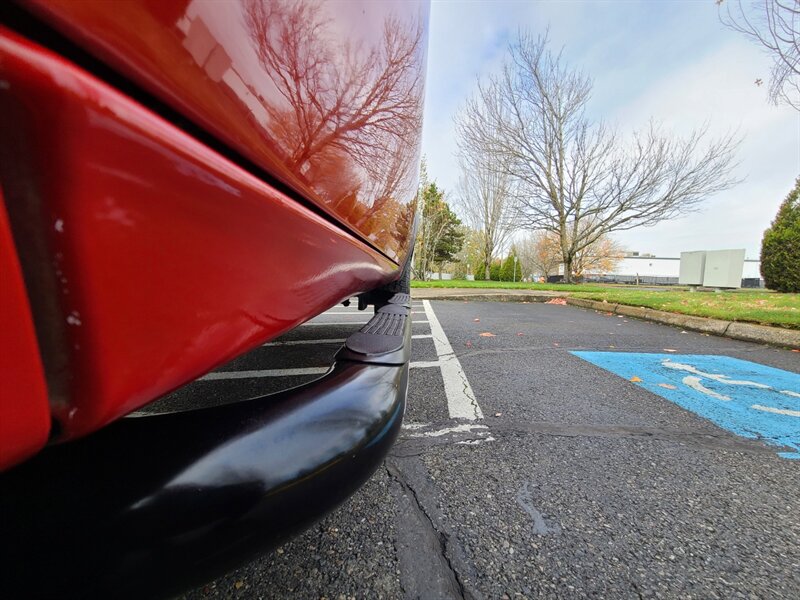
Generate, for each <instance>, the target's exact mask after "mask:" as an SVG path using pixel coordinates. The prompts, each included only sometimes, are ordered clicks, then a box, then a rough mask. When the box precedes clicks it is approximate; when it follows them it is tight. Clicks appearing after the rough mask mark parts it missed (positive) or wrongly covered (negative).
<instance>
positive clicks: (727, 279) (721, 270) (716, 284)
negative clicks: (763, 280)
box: [703, 249, 744, 288]
mask: <svg viewBox="0 0 800 600" xmlns="http://www.w3.org/2000/svg"><path fill="white" fill-rule="evenodd" d="M743 270H744V249H741V250H713V251H709V252H706V265H705V269H704V273H703V286H705V287H713V288H740V287H742V272H743Z"/></svg>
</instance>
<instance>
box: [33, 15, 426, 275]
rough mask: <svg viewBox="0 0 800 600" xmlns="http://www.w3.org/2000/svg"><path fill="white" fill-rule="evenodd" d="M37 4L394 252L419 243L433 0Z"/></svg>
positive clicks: (86, 44) (108, 59)
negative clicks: (417, 211) (415, 224)
mask: <svg viewBox="0 0 800 600" xmlns="http://www.w3.org/2000/svg"><path fill="white" fill-rule="evenodd" d="M25 4H26V5H27V6H28V7H29V8H30V9H32V10H33V11H34V12H35V13H36V14H37V15H38V16H39V17H40V18H42V19H44V20H45V21H47V22H49V23H50V24H51V25H53V26H54V27H56V28H57V29H59V30H60V31H61V32H62V33H64V34H65V35H67V36H68V37H70V38H71V39H73V40H74V41H76V42H77V43H78V44H79V45H80V46H81V47H82V48H85V49H86V50H88V51H89V52H91V53H92V54H94V55H95V56H96V57H98V58H100V59H101V60H102V61H104V62H105V63H107V64H109V65H111V66H112V67H113V68H114V69H115V70H117V71H118V72H119V73H122V74H124V75H125V76H126V77H128V78H130V80H132V81H134V82H135V83H136V84H137V85H139V86H141V87H142V88H144V89H146V90H148V92H149V93H152V94H153V95H154V96H156V97H158V98H159V99H160V100H162V101H164V102H166V103H167V104H169V105H170V106H171V107H172V108H174V109H175V110H177V111H179V112H180V113H181V114H183V115H185V116H186V117H188V118H189V119H191V120H192V121H193V122H194V123H196V124H197V125H198V126H200V127H201V128H203V129H204V130H205V131H208V132H209V133H210V134H212V135H213V136H215V137H216V138H217V139H219V140H221V141H222V142H223V143H225V144H226V145H228V146H229V147H231V148H232V149H234V150H235V151H236V152H238V153H241V155H242V156H244V157H246V158H247V159H248V160H251V161H253V163H255V164H257V165H258V166H259V167H261V168H263V169H265V170H266V171H268V172H269V173H270V174H271V175H273V176H274V177H276V178H278V179H279V180H281V181H282V182H283V183H285V184H286V185H288V186H290V187H291V188H292V189H293V190H295V191H296V192H297V193H298V195H300V196H302V197H303V198H305V199H307V200H310V201H311V202H314V203H315V204H316V205H317V206H318V207H319V208H320V209H321V210H323V211H325V212H326V213H328V214H329V215H331V216H332V217H333V218H335V219H336V220H337V221H339V222H341V223H342V224H343V226H345V227H347V228H349V229H350V230H351V231H352V232H353V233H354V234H356V235H357V236H359V237H361V239H363V240H366V241H368V242H369V243H370V244H371V245H373V246H375V247H376V248H378V249H379V250H380V251H381V252H383V253H384V254H386V255H387V256H389V257H390V258H392V259H393V260H396V261H397V262H402V260H403V259H404V258H405V256H406V255H407V253H408V252H409V250H410V248H411V244H412V243H413V240H411V236H410V235H409V234H408V231H409V226H410V224H411V222H412V221H413V201H414V197H415V193H416V180H417V165H418V162H419V161H418V159H419V144H420V125H421V118H422V99H423V87H424V86H423V83H424V71H425V49H426V47H427V44H426V37H425V36H426V35H427V18H428V11H427V2H420V1H417V0H391V1H390V0H387V1H382V2H372V1H369V0H346V1H345V0H342V1H337V2H329V3H320V2H313V1H306V0H302V1H301V0H237V1H229V2H213V1H212V2H209V1H203V0H192V1H188V0H174V1H162V0H140V1H130V0H119V1H115V2H109V1H107V0H82V1H81V2H74V1H71V0H32V1H29V2H26V3H25Z"/></svg>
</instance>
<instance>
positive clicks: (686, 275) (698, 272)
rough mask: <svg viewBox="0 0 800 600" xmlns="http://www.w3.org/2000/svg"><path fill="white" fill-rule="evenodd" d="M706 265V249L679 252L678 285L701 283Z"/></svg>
mask: <svg viewBox="0 0 800 600" xmlns="http://www.w3.org/2000/svg"><path fill="white" fill-rule="evenodd" d="M705 266H706V251H705V250H698V251H695V252H681V269H680V272H679V273H678V283H679V284H680V285H703V271H704V270H705Z"/></svg>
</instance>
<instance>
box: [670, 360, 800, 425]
mask: <svg viewBox="0 0 800 600" xmlns="http://www.w3.org/2000/svg"><path fill="white" fill-rule="evenodd" d="M661 366H662V367H665V368H667V369H673V370H675V371H684V372H687V373H690V375H686V376H685V377H684V378H683V379H682V380H681V381H682V382H683V383H684V384H685V385H686V386H688V387H690V388H692V389H693V390H695V391H697V392H700V393H701V394H705V395H706V396H710V397H712V398H715V399H716V400H721V401H723V402H729V401H730V400H731V397H730V396H728V395H726V394H720V393H719V392H716V391H714V390H712V389H709V388H708V387H706V386H705V385H703V380H704V379H708V380H710V381H716V382H718V383H722V384H724V385H730V386H745V387H750V388H756V389H761V390H764V391H768V392H774V393H777V394H783V395H784V396H790V397H793V398H800V393H797V392H793V391H792V390H779V389H776V388H773V387H772V386H770V385H767V384H764V383H758V382H756V381H747V380H742V379H731V378H730V377H728V376H727V375H723V374H720V373H706V372H705V371H701V370H700V369H698V368H696V367H693V366H692V365H687V364H684V363H680V362H673V361H672V360H670V359H669V358H667V359H664V360H663V361H662V362H661ZM750 408H752V409H753V410H760V411H762V412H768V413H773V414H777V415H786V416H789V417H798V418H800V410H791V409H787V408H780V407H777V406H765V405H763V404H752V405H751V406H750Z"/></svg>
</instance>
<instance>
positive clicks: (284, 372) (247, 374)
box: [200, 367, 329, 381]
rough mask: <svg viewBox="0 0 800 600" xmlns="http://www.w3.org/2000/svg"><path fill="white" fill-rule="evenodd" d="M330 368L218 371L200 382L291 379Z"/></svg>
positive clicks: (320, 373) (324, 371) (322, 371)
mask: <svg viewBox="0 0 800 600" xmlns="http://www.w3.org/2000/svg"><path fill="white" fill-rule="evenodd" d="M328 370H329V369H328V367H308V368H305V369H263V370H261V371H217V372H216V373H209V374H208V375H205V376H203V377H201V378H200V381H214V380H219V379H250V378H255V377H289V376H290V375H322V374H323V373H327V372H328Z"/></svg>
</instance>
